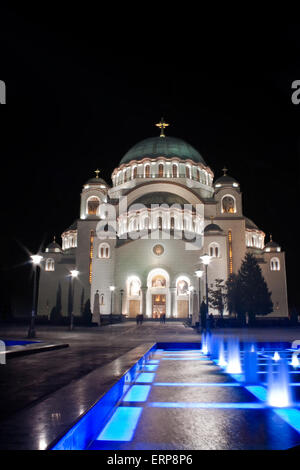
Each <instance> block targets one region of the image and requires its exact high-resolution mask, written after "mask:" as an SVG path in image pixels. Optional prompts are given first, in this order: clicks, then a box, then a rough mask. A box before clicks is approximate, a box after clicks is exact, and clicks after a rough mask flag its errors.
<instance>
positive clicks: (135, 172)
mask: <svg viewBox="0 0 300 470" xmlns="http://www.w3.org/2000/svg"><path fill="white" fill-rule="evenodd" d="M136 177H137V166H135V167H134V169H133V178H136Z"/></svg>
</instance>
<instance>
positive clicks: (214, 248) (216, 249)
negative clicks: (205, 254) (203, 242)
mask: <svg viewBox="0 0 300 470" xmlns="http://www.w3.org/2000/svg"><path fill="white" fill-rule="evenodd" d="M209 256H211V257H212V258H219V256H220V246H219V245H218V243H215V242H213V243H211V244H210V245H209Z"/></svg>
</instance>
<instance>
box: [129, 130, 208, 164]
mask: <svg viewBox="0 0 300 470" xmlns="http://www.w3.org/2000/svg"><path fill="white" fill-rule="evenodd" d="M145 157H148V158H157V157H165V158H172V157H178V158H180V159H182V160H188V159H190V160H193V161H194V162H196V163H203V164H204V165H206V163H205V161H204V160H203V158H202V157H201V155H200V153H199V152H198V151H197V150H196V149H194V147H192V146H191V145H190V144H188V143H187V142H184V140H181V139H177V138H175V137H169V136H168V137H150V138H149V139H145V140H142V141H141V142H138V143H137V144H136V145H134V146H133V147H132V148H131V149H130V150H129V151H128V152H127V153H126V154H125V155H124V157H123V158H122V160H121V162H120V165H122V164H123V163H128V162H130V161H131V160H142V159H143V158H145Z"/></svg>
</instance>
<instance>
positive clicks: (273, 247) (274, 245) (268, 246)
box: [264, 235, 281, 251]
mask: <svg viewBox="0 0 300 470" xmlns="http://www.w3.org/2000/svg"><path fill="white" fill-rule="evenodd" d="M264 251H281V248H280V245H278V243H276V242H274V241H273V239H272V235H271V236H270V241H269V242H268V243H266V244H265V248H264Z"/></svg>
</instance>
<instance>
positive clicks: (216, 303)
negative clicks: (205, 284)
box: [208, 279, 227, 318]
mask: <svg viewBox="0 0 300 470" xmlns="http://www.w3.org/2000/svg"><path fill="white" fill-rule="evenodd" d="M224 289H225V285H224V279H216V280H215V289H208V294H209V297H208V298H209V306H210V307H212V308H214V309H216V310H218V312H219V314H220V315H221V318H223V313H224V307H225V302H226V298H227V296H226V293H225V290H224Z"/></svg>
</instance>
